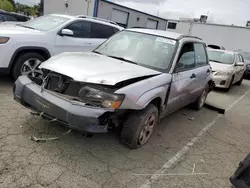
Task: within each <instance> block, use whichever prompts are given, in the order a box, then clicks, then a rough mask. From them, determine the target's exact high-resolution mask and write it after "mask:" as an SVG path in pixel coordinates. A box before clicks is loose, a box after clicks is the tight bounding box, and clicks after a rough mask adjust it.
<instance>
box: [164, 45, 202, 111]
mask: <svg viewBox="0 0 250 188" xmlns="http://www.w3.org/2000/svg"><path fill="white" fill-rule="evenodd" d="M196 77H197V72H196V69H195V51H194V43H192V42H188V43H185V44H184V45H183V46H182V49H181V52H180V54H179V58H178V61H177V64H176V66H175V71H174V73H173V75H172V83H171V88H170V93H169V98H168V103H167V106H166V113H164V114H165V115H167V114H169V113H172V112H173V111H176V110H178V109H180V108H182V107H184V106H186V105H188V104H189V103H190V101H191V99H192V91H193V90H194V89H195V79H196Z"/></svg>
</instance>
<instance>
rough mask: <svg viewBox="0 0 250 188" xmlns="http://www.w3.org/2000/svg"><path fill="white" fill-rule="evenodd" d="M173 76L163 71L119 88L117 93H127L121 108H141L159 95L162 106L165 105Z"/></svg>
mask: <svg viewBox="0 0 250 188" xmlns="http://www.w3.org/2000/svg"><path fill="white" fill-rule="evenodd" d="M171 77H172V75H171V74H166V73H163V74H160V75H157V76H154V77H152V78H148V79H145V80H142V81H139V82H136V83H134V84H131V85H128V86H126V87H123V88H121V89H119V90H117V91H116V92H115V93H119V94H125V99H124V101H123V103H122V104H121V106H120V109H134V110H141V109H143V108H145V107H146V106H147V105H148V104H149V103H150V102H151V101H152V100H154V99H155V98H158V97H159V98H160V99H161V106H163V105H164V102H165V99H166V95H167V91H168V88H169V85H170V83H171Z"/></svg>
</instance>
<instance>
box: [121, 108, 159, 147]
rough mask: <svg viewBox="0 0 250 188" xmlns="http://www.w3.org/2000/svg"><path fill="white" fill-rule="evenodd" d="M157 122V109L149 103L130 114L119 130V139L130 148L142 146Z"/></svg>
mask: <svg viewBox="0 0 250 188" xmlns="http://www.w3.org/2000/svg"><path fill="white" fill-rule="evenodd" d="M157 123H158V109H157V107H156V106H155V105H153V104H149V105H148V106H147V107H146V108H145V109H143V110H141V111H136V112H133V113H132V114H130V115H129V116H128V118H127V120H126V121H125V124H124V126H123V128H122V131H121V140H122V142H124V143H125V144H127V145H128V146H129V147H130V148H132V149H136V148H140V147H142V146H143V145H144V144H146V143H147V142H148V140H149V139H150V137H151V135H152V133H153V131H154V127H155V125H156V124H157Z"/></svg>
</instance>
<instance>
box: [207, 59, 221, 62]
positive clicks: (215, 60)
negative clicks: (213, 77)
mask: <svg viewBox="0 0 250 188" xmlns="http://www.w3.org/2000/svg"><path fill="white" fill-rule="evenodd" d="M209 61H214V62H216V63H223V62H221V61H217V60H213V59H210V60H209Z"/></svg>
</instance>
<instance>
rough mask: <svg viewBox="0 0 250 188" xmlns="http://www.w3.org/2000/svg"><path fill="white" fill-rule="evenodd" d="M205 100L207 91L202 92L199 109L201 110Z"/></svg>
mask: <svg viewBox="0 0 250 188" xmlns="http://www.w3.org/2000/svg"><path fill="white" fill-rule="evenodd" d="M206 99H207V90H205V91H203V93H202V95H201V100H200V108H202V107H203V106H204V104H205V102H206Z"/></svg>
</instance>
